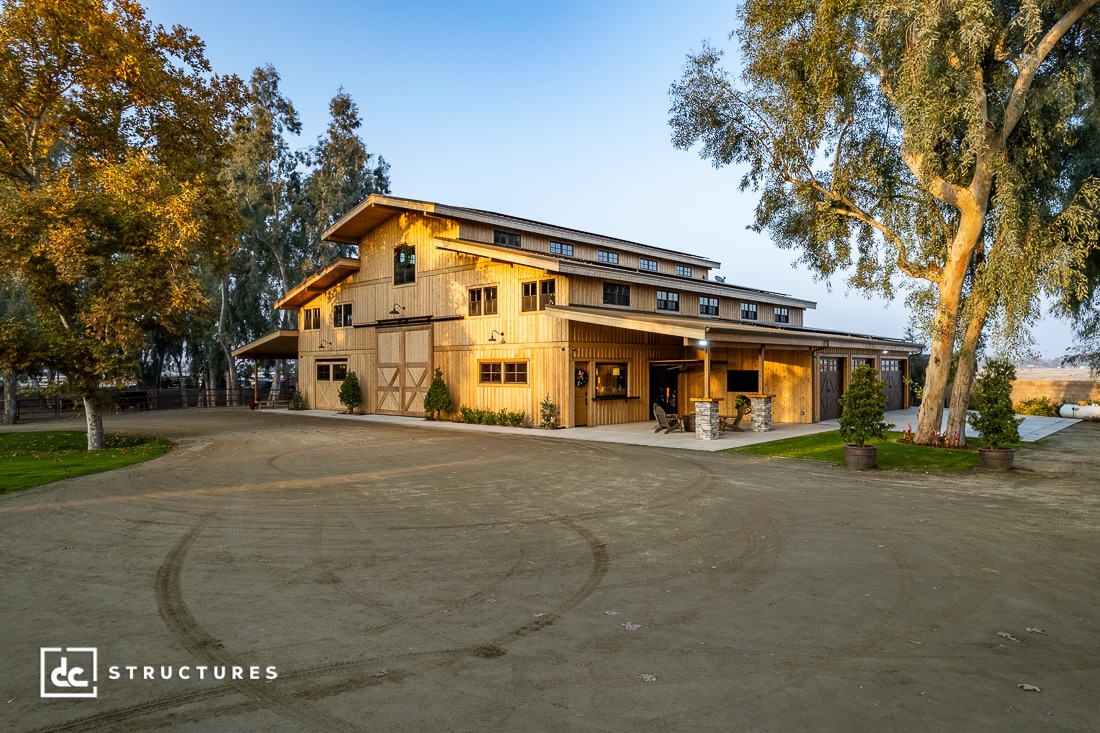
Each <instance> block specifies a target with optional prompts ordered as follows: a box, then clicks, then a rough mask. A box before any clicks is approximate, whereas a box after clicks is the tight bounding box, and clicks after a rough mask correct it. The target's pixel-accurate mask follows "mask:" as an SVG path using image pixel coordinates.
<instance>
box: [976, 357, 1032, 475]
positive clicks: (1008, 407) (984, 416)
mask: <svg viewBox="0 0 1100 733" xmlns="http://www.w3.org/2000/svg"><path fill="white" fill-rule="evenodd" d="M1015 379H1016V367H1014V366H1013V365H1012V362H1010V361H1008V360H1007V359H990V360H989V361H988V362H987V363H986V365H985V369H983V370H982V374H981V376H979V377H978V380H977V382H975V384H974V389H973V390H972V391H971V393H970V407H971V408H972V409H971V410H969V411H968V412H967V413H966V421H967V422H968V423H970V427H972V428H974V429H975V430H977V431H978V435H979V436H980V440H981V443H982V447H981V448H979V449H978V462H979V463H980V465H981V467H982V468H988V469H991V470H993V471H1007V470H1009V469H1010V468H1012V464H1013V461H1014V460H1015V455H1016V451H1014V450H1012V449H1011V448H1006V447H1005V446H1007V445H1010V444H1012V443H1018V442H1020V430H1019V427H1020V423H1021V422H1023V418H1018V417H1016V411H1015V410H1014V409H1013V407H1012V382H1013V381H1015Z"/></svg>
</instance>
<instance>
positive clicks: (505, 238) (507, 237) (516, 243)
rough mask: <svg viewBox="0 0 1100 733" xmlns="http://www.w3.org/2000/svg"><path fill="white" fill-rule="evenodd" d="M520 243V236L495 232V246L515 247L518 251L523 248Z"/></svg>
mask: <svg viewBox="0 0 1100 733" xmlns="http://www.w3.org/2000/svg"><path fill="white" fill-rule="evenodd" d="M520 242H521V239H520V236H519V235H518V234H513V233H512V232H502V231H499V230H496V231H494V232H493V244H503V245H504V246H505V247H515V248H517V249H518V248H519V247H521V246H523V245H522V244H521V243H520Z"/></svg>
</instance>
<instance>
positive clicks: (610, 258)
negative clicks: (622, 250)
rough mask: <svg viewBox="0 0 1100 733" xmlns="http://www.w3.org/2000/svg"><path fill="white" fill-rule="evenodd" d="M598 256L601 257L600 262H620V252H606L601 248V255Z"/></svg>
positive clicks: (611, 263)
mask: <svg viewBox="0 0 1100 733" xmlns="http://www.w3.org/2000/svg"><path fill="white" fill-rule="evenodd" d="M597 258H598V259H599V261H600V262H606V263H607V264H609V265H617V264H619V253H618V252H604V251H603V250H602V249H601V250H600V253H599V255H597Z"/></svg>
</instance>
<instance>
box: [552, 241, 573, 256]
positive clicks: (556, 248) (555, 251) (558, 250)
mask: <svg viewBox="0 0 1100 733" xmlns="http://www.w3.org/2000/svg"><path fill="white" fill-rule="evenodd" d="M550 254H552V255H562V256H564V257H572V256H573V245H571V244H562V243H561V242H551V243H550Z"/></svg>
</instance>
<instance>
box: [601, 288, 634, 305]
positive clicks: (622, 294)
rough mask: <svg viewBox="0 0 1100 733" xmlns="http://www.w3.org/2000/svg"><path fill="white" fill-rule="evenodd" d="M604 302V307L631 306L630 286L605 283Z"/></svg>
mask: <svg viewBox="0 0 1100 733" xmlns="http://www.w3.org/2000/svg"><path fill="white" fill-rule="evenodd" d="M603 302H604V305H630V286H629V285H620V284H619V283H604V284H603Z"/></svg>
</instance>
